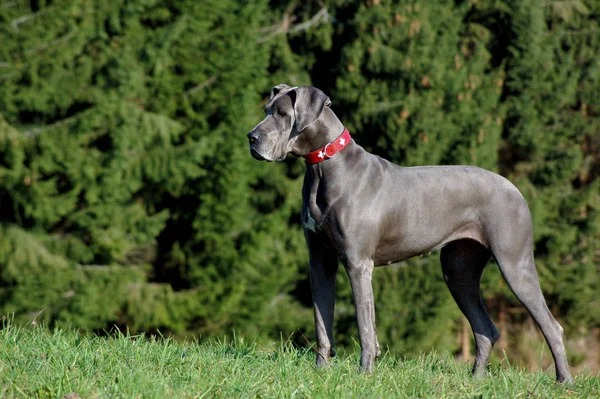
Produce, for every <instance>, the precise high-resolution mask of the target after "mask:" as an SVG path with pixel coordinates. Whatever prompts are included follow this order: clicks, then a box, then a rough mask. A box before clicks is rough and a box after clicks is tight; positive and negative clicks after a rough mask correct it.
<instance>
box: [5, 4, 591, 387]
mask: <svg viewBox="0 0 600 399" xmlns="http://www.w3.org/2000/svg"><path fill="white" fill-rule="evenodd" d="M599 24H600V3H598V2H597V1H592V0H589V1H588V0H581V1H555V2H549V3H547V4H544V5H540V4H538V3H536V2H532V1H517V0H503V1H496V0H479V1H468V2H465V1H461V2H454V3H448V2H443V1H430V2H417V1H413V0H367V1H364V2H355V1H347V0H331V1H328V2H325V3H323V2H320V1H313V0H309V1H299V0H286V1H270V2H264V1H259V0H249V1H244V2H239V1H234V0H218V1H217V0H208V1H201V2H199V1H192V0H178V1H172V2H165V1H160V0H143V1H122V2H97V1H91V0H76V1H68V2H67V1H62V0H60V1H52V2H45V1H42V2H37V1H32V2H1V3H0V42H2V46H0V304H1V306H0V311H2V312H4V313H12V312H14V313H15V318H16V320H17V321H18V322H25V321H27V320H31V319H33V318H34V317H37V319H38V320H44V321H47V322H48V323H50V324H55V323H64V322H70V323H72V324H73V325H74V326H76V327H78V328H81V329H87V330H101V329H103V328H110V327H111V326H112V325H117V326H118V327H122V328H125V327H128V328H131V329H132V331H154V330H156V329H160V330H164V331H169V332H173V333H175V334H177V335H179V336H182V335H195V336H202V337H210V336H216V335H219V334H224V333H229V332H231V331H232V330H234V329H235V330H237V331H241V332H243V333H244V334H245V335H246V336H259V338H258V339H260V340H268V339H273V338H276V339H277V338H279V336H280V334H283V335H284V336H286V337H287V336H291V335H292V334H293V333H294V332H297V331H298V330H299V331H300V332H301V333H302V334H296V335H295V337H294V340H295V341H296V342H301V343H302V344H306V341H305V339H304V338H302V335H305V336H306V337H307V339H309V340H312V339H313V337H314V331H313V328H314V327H313V326H312V309H311V295H310V290H309V288H308V287H309V283H308V276H307V270H306V269H307V268H306V264H307V261H308V257H307V253H306V249H305V244H304V239H303V236H302V231H301V226H300V223H299V213H300V207H301V198H300V187H301V185H302V174H303V172H304V167H303V165H302V163H301V162H300V161H297V160H293V159H290V160H287V161H286V162H284V163H281V164H266V163H259V162H256V161H254V160H253V159H252V158H251V157H250V156H249V155H248V151H247V142H246V139H245V134H246V133H247V132H248V131H249V130H250V129H251V128H252V126H254V125H255V124H256V123H257V122H258V121H259V120H260V118H261V115H262V113H261V107H262V106H263V105H264V104H265V102H266V100H267V96H268V93H269V91H270V88H271V86H273V85H274V84H278V83H282V82H285V83H288V84H292V85H307V84H314V85H316V86H318V87H320V88H321V89H323V90H324V91H325V92H326V93H327V94H328V95H329V96H330V97H331V99H332V101H333V105H332V107H333V109H334V111H335V112H336V114H337V115H338V116H339V117H340V118H341V120H342V121H343V122H344V123H345V124H346V125H347V126H348V127H349V129H350V131H351V133H352V134H353V136H354V137H355V138H356V140H357V142H358V143H359V144H361V145H363V146H364V147H365V148H367V149H368V150H370V151H372V152H375V153H377V154H379V155H382V156H384V157H386V158H388V159H390V160H392V161H394V162H396V163H399V164H401V165H405V166H412V165H423V164H472V165H477V166H481V167H484V168H487V169H490V170H493V171H496V172H499V173H501V174H503V175H505V176H507V177H508V178H509V179H510V180H511V181H513V182H514V183H515V184H516V185H517V186H518V187H519V189H520V190H521V191H522V192H523V194H524V196H525V197H526V199H527V200H528V202H529V204H530V207H531V210H532V214H533V218H534V225H535V240H536V242H535V245H536V246H535V251H536V259H537V265H538V270H539V274H540V279H541V283H542V287H543V290H544V292H545V293H546V296H547V299H548V302H549V305H550V307H551V309H552V310H553V312H554V313H555V314H556V315H557V316H559V319H560V320H561V322H562V323H563V324H564V325H565V326H566V327H567V330H568V333H569V334H574V332H576V331H577V332H583V333H586V332H587V331H588V330H589V329H594V328H598V327H600V307H599V306H597V305H598V299H597V287H598V284H599V281H598V279H599V271H600V270H599V265H600V212H599V210H600V179H599V178H598V177H599V176H600V155H599V154H600V135H598V132H599V131H600V114H599V113H600V103H599V98H600V97H599V96H598V87H600V58H598V57H597V54H598V51H600V35H598V34H597V33H598V30H599V29H600V26H599ZM402 266H407V267H402ZM347 280H348V279H347V278H346V276H345V275H344V274H343V272H341V273H340V275H339V277H338V293H337V298H338V302H337V306H336V332H337V334H336V342H337V343H338V344H342V345H346V346H350V345H352V342H353V339H354V337H355V336H356V325H355V321H354V309H353V306H352V301H351V295H350V287H349V284H348V281H347ZM374 286H375V294H376V308H377V320H378V333H379V338H380V341H381V343H382V345H383V346H384V347H385V346H386V345H387V346H389V347H390V348H391V349H393V350H396V351H419V350H424V349H428V348H430V347H431V346H435V347H436V348H438V349H443V350H449V351H455V350H457V348H458V342H457V341H456V339H455V337H456V333H458V331H459V329H460V328H461V323H462V321H461V317H462V316H461V315H460V312H459V311H458V308H457V307H456V305H455V304H454V301H453V300H452V299H451V297H450V295H449V294H448V292H447V290H446V288H445V287H444V282H443V280H442V278H441V272H440V271H439V262H438V260H437V256H431V257H429V256H425V257H423V258H422V259H413V260H410V261H408V262H406V264H405V265H395V266H393V267H391V268H381V269H377V270H376V272H375V275H374ZM483 286H484V290H483V291H484V298H485V300H486V302H488V303H489V304H492V305H494V307H493V308H492V309H490V310H491V313H492V315H493V316H494V318H496V316H497V312H498V310H497V309H498V308H502V309H509V310H510V312H508V313H509V316H508V320H507V321H506V322H505V323H522V322H523V321H524V318H525V314H524V313H523V312H524V310H523V309H522V307H521V306H520V305H519V304H517V303H516V302H515V299H514V297H513V296H512V294H511V293H510V291H509V290H508V288H507V287H506V284H504V283H503V281H502V279H501V276H500V274H499V272H498V270H497V268H496V267H495V266H494V265H493V264H492V265H490V267H489V268H488V270H487V271H486V273H485V274H484V281H483ZM496 305H501V306H496ZM503 317H504V316H503ZM502 319H503V318H502ZM501 327H506V326H501ZM415 392H421V391H418V390H417V391H415ZM415 395H417V396H418V393H415Z"/></svg>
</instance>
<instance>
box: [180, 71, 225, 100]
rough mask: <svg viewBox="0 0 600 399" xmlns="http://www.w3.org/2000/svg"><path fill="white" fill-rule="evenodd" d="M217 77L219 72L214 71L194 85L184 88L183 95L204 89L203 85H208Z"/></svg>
mask: <svg viewBox="0 0 600 399" xmlns="http://www.w3.org/2000/svg"><path fill="white" fill-rule="evenodd" d="M218 77H219V74H218V73H215V74H214V75H212V76H211V77H210V78H208V79H206V80H205V81H204V82H201V83H199V84H197V85H196V86H194V87H192V88H190V89H188V90H186V91H185V95H186V96H189V95H190V94H194V93H196V92H198V91H200V90H202V89H204V88H205V87H208V86H210V85H211V84H213V83H214V82H215V81H216V80H217V79H218Z"/></svg>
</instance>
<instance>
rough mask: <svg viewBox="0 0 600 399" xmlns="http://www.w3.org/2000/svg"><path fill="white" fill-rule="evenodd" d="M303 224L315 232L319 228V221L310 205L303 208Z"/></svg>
mask: <svg viewBox="0 0 600 399" xmlns="http://www.w3.org/2000/svg"><path fill="white" fill-rule="evenodd" d="M302 226H304V228H305V229H306V230H308V231H312V232H313V233H316V232H317V230H318V225H317V222H316V220H315V219H314V218H313V216H312V214H311V213H310V208H309V207H308V206H305V207H303V208H302Z"/></svg>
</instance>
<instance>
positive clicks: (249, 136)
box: [248, 130, 258, 144]
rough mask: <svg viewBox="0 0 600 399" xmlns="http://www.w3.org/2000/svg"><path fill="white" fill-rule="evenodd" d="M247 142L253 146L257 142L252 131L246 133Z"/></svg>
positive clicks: (256, 135) (254, 132)
mask: <svg viewBox="0 0 600 399" xmlns="http://www.w3.org/2000/svg"><path fill="white" fill-rule="evenodd" d="M248 141H249V142H250V144H255V143H256V142H257V141H258V133H257V132H256V131H254V130H253V131H251V132H250V133H248Z"/></svg>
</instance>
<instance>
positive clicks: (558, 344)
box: [248, 84, 572, 382]
mask: <svg viewBox="0 0 600 399" xmlns="http://www.w3.org/2000/svg"><path fill="white" fill-rule="evenodd" d="M330 104H331V101H330V100H329V97H327V95H325V94H324V93H323V92H322V91H321V90H319V89H317V88H315V87H308V86H306V87H290V86H288V85H285V84H280V85H278V86H275V87H273V89H272V91H271V98H270V100H269V103H268V104H267V105H266V107H265V113H266V117H265V119H264V120H263V121H262V122H260V123H259V124H258V125H256V127H255V128H254V129H252V131H251V132H250V133H249V134H248V140H249V143H250V153H251V155H252V156H253V157H254V158H256V159H258V160H266V161H282V160H283V159H285V157H286V156H287V154H288V153H291V154H292V155H295V156H297V157H305V159H306V163H307V167H306V175H305V177H304V186H303V188H302V200H303V205H302V222H303V225H304V232H305V237H306V242H307V245H308V250H309V253H310V282H311V288H312V298H313V305H314V314H315V325H316V333H317V359H316V362H317V366H323V365H326V364H327V363H328V362H329V360H330V357H332V356H335V351H334V350H333V313H334V300H335V294H334V291H335V275H336V272H337V269H338V261H341V262H342V264H343V265H344V267H345V268H346V271H347V273H348V276H349V278H350V283H351V286H352V293H353V298H354V305H355V307H356V318H357V322H358V332H359V339H360V346H361V356H360V365H361V368H362V369H363V370H364V371H366V372H371V371H372V369H373V362H374V360H375V358H376V357H377V356H379V355H380V353H381V351H380V348H379V342H378V340H377V332H376V328H375V306H374V302H373V287H372V283H371V277H372V273H373V268H374V267H375V266H380V265H389V264H390V263H394V262H400V261H403V260H406V259H408V258H411V257H413V256H415V255H419V254H423V253H426V252H430V251H433V250H436V249H440V248H441V264H442V271H443V276H444V280H445V281H446V284H447V285H448V288H449V289H450V292H451V293H452V296H453V297H454V299H455V300H456V303H457V304H458V306H459V308H460V309H461V311H462V312H463V313H464V315H465V316H466V318H467V319H468V320H469V323H470V324H471V328H472V330H473V334H474V337H475V343H476V348H477V351H476V357H475V365H474V367H473V374H474V375H476V376H479V375H482V374H484V371H485V366H486V364H487V362H488V358H489V356H490V352H491V349H492V346H493V345H494V343H495V342H496V341H497V340H498V338H499V336H500V334H499V332H498V329H497V328H496V326H495V325H494V323H493V322H492V320H491V319H490V316H489V314H488V313H487V311H486V309H485V307H484V305H483V302H482V299H481V293H480V279H481V274H482V272H483V269H484V268H485V266H486V264H487V262H488V260H489V259H490V257H491V256H494V258H495V259H496V261H497V263H498V266H499V267H500V271H501V272H502V275H503V277H504V279H505V280H506V282H507V283H508V285H509V287H510V289H511V290H512V291H513V292H514V294H515V296H516V297H517V298H518V299H519V301H520V302H521V303H522V304H523V305H524V306H525V307H526V308H527V310H528V311H529V313H530V314H531V316H532V317H533V319H534V320H535V322H536V323H537V325H538V326H539V327H540V329H541V331H542V333H543V335H544V337H545V338H546V341H547V342H548V345H549V346H550V350H551V351H552V356H553V357H554V363H555V366H556V379H557V380H558V381H559V382H571V381H572V377H571V373H570V372H569V365H568V362H567V356H566V353H565V347H564V344H563V329H562V327H561V326H560V324H559V323H558V322H557V321H556V320H555V319H554V317H553V316H552V314H551V313H550V311H549V310H548V306H547V305H546V301H545V300H544V296H543V295H542V291H541V289H540V284H539V281H538V276H537V272H536V269H535V264H534V259H533V228H532V221H531V215H530V213H529V208H528V206H527V203H526V202H525V199H524V198H523V196H522V195H521V193H519V191H518V190H517V188H516V187H515V186H514V185H513V184H511V183H510V182H509V181H508V180H506V179H505V178H503V177H501V176H500V175H498V174H495V173H493V172H489V171H486V170H483V169H479V168H476V167H471V166H424V167H400V166H398V165H394V164H392V163H391V162H388V161H386V160H385V159H382V158H380V157H378V156H376V155H373V154H370V153H368V152H367V151H365V150H364V149H363V148H362V147H361V146H359V145H358V144H356V142H354V140H352V139H351V138H350V136H349V134H348V132H347V130H346V129H345V128H344V125H343V124H342V122H340V120H339V119H338V118H337V116H336V115H335V114H334V113H333V111H332V110H331V109H330Z"/></svg>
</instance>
